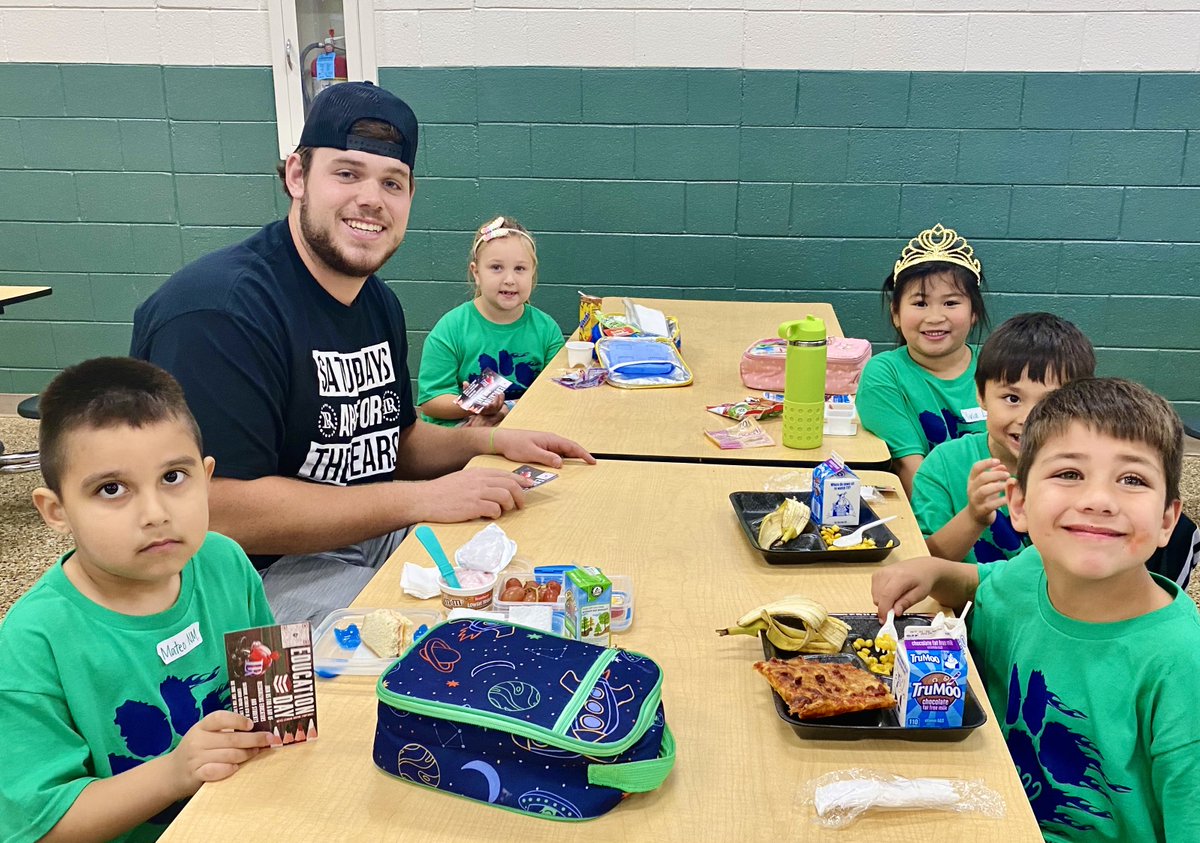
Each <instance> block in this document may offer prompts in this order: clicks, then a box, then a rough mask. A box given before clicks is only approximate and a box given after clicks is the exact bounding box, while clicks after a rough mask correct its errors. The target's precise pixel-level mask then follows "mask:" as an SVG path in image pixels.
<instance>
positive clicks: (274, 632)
mask: <svg viewBox="0 0 1200 843" xmlns="http://www.w3.org/2000/svg"><path fill="white" fill-rule="evenodd" d="M225 658H226V667H227V669H228V671H229V689H230V704H231V707H232V708H233V710H234V711H235V712H236V713H238V714H241V715H242V716H244V717H249V718H250V719H251V720H253V721H254V729H253V731H255V732H266V733H267V736H268V737H269V738H270V741H271V746H282V745H283V744H289V743H296V742H299V741H308V740H314V739H316V737H317V696H316V674H314V673H313V654H312V628H311V626H310V625H309V623H308V622H307V621H305V622H304V623H287V624H275V625H274V626H258V627H254V628H253V629H243V630H239V631H237V632H227V633H225Z"/></svg>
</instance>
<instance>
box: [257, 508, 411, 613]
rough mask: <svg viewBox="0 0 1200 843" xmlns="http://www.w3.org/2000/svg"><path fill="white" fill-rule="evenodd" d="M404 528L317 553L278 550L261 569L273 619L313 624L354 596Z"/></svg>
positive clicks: (392, 547)
mask: <svg viewBox="0 0 1200 843" xmlns="http://www.w3.org/2000/svg"><path fill="white" fill-rule="evenodd" d="M407 534H408V528H407V527H404V528H403V529H400V530H395V531H394V532H391V533H385V534H383V535H382V536H379V537H377V538H373V539H367V540H366V541H363V542H359V543H358V544H352V545H349V546H347V547H340V548H337V549H336V550H327V551H323V552H321V553H300V554H294V555H291V556H281V557H279V558H278V559H276V560H275V561H274V562H273V563H272V564H271V566H270V567H269V568H267V569H266V570H265V571H263V572H262V578H263V589H264V590H265V591H266V592H267V602H268V603H270V604H271V611H273V612H274V613H275V620H276V622H277V623H294V622H297V621H309V622H311V623H312V625H313V627H314V628H316V626H317V624H319V623H320V622H321V621H323V620H324V619H325V616H326V615H328V614H329V613H330V612H332V611H333V610H334V609H343V608H345V607H346V606H349V605H350V603H351V602H352V601H353V600H354V598H355V597H357V596H358V593H359V592H360V591H362V590H363V587H364V586H365V585H366V584H367V583H368V582H370V580H371V577H373V576H374V575H375V572H376V571H378V570H379V568H380V567H381V566H382V565H383V563H384V562H386V561H387V559H388V557H389V556H391V555H392V552H393V551H394V550H395V549H396V548H397V547H398V546H399V545H400V542H401V541H402V540H403V539H404V537H405V535H407Z"/></svg>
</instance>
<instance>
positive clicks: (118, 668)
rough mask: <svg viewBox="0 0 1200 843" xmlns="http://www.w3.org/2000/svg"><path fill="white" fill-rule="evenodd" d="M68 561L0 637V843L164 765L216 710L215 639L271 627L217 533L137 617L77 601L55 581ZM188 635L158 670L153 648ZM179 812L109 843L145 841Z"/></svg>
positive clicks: (244, 563)
mask: <svg viewBox="0 0 1200 843" xmlns="http://www.w3.org/2000/svg"><path fill="white" fill-rule="evenodd" d="M73 552H74V551H72V553H73ZM70 555H71V554H70V553H68V554H66V555H64V556H63V557H62V558H61V559H59V560H58V562H57V563H56V564H55V565H54V566H53V567H52V568H51V569H50V570H49V571H47V572H46V573H45V574H44V575H43V576H42V577H41V579H39V580H38V581H37V582H36V583H35V584H34V585H33V587H32V588H31V589H30V590H29V591H28V592H27V593H26V594H25V595H24V596H23V597H22V598H21V599H20V600H18V601H17V602H16V603H15V604H14V605H13V607H12V609H10V610H9V612H8V615H7V617H5V619H4V623H3V624H2V625H0V665H3V670H2V671H0V735H3V736H4V767H5V772H4V774H3V775H2V776H0V841H3V842H4V843H10V841H11V842H12V843H15V841H18V840H19V841H26V840H37V839H39V838H41V837H42V836H44V835H45V834H46V833H47V832H48V831H49V830H50V829H51V828H52V827H53V826H54V825H55V823H57V822H58V821H59V820H60V819H62V817H63V815H64V814H66V812H67V810H68V809H69V808H70V807H71V805H72V804H74V802H75V799H76V797H78V796H79V793H80V791H82V790H83V789H84V787H86V786H87V785H88V784H90V783H91V782H93V781H95V780H96V779H101V778H107V777H109V776H113V775H116V774H118V773H122V772H124V771H126V770H129V769H131V768H133V767H136V766H138V765H139V764H141V763H143V762H144V761H148V760H150V759H151V758H156V757H158V756H160V755H163V754H165V753H167V752H168V751H170V750H171V749H173V748H174V747H175V746H176V745H177V744H178V743H179V740H180V738H181V737H182V736H183V735H184V733H186V732H187V730H188V729H190V728H191V727H192V726H194V725H195V724H196V723H197V722H199V720H200V719H201V718H202V717H203V716H204V715H205V714H208V713H209V712H212V711H217V710H219V709H223V708H227V707H228V702H229V678H228V675H227V673H226V668H225V645H224V641H223V636H224V634H225V633H226V632H233V631H234V630H238V629H246V628H248V627H253V626H263V625H265V624H271V623H274V620H273V619H272V615H271V609H270V607H269V606H268V605H267V598H266V596H265V595H264V594H263V588H262V580H261V579H260V578H259V576H258V574H257V573H255V571H254V568H253V566H251V564H250V560H249V559H247V558H246V554H245V553H243V552H242V549H241V548H240V547H238V545H237V544H235V543H234V542H233V541H232V540H230V539H228V538H226V537H224V536H222V535H219V534H217V533H209V534H208V537H207V538H206V539H205V541H204V544H203V545H202V546H201V547H200V550H199V551H198V552H197V553H196V555H195V556H193V557H192V559H191V561H189V562H188V564H187V565H186V566H185V567H184V569H183V572H182V574H181V581H180V590H179V598H178V599H177V600H176V601H175V605H174V606H172V607H171V608H170V609H167V610H166V611H165V612H160V613H159V614H156V615H147V616H144V617H134V616H130V615H122V614H119V613H117V612H113V611H110V610H109V609H105V608H103V607H102V606H99V605H97V604H96V603H93V602H92V601H91V600H89V599H88V598H86V597H84V596H83V595H82V594H80V593H79V591H78V590H77V589H76V588H75V586H73V585H72V584H71V582H70V580H68V579H67V575H66V573H65V572H64V571H63V566H62V563H63V561H64V560H66V559H67V558H68V557H69V556H70ZM191 629H195V631H196V632H198V634H199V637H200V639H201V640H200V643H198V644H195V645H194V646H193V647H192V649H190V650H188V651H187V652H185V653H184V654H183V655H182V656H178V657H176V658H175V659H174V660H173V661H171V662H170V664H164V663H163V659H162V657H161V656H160V655H159V650H158V645H159V644H161V643H164V642H167V641H168V640H169V639H172V638H175V637H176V636H179V635H180V634H181V633H184V632H185V631H187V630H191ZM182 804H183V803H178V804H176V805H174V806H171V807H169V808H167V809H166V810H165V811H163V812H162V813H160V814H159V815H158V816H156V817H154V818H153V819H152V820H151V821H149V822H146V823H143V824H142V825H140V826H138V827H137V828H135V829H133V831H131V832H129V833H128V834H125V835H122V836H121V837H119V838H117V839H118V840H121V841H142V840H155V839H157V838H158V836H159V835H160V834H162V832H163V830H164V829H165V828H166V826H167V823H169V822H170V821H171V819H172V818H173V817H174V816H175V814H176V813H178V811H179V808H180V807H182Z"/></svg>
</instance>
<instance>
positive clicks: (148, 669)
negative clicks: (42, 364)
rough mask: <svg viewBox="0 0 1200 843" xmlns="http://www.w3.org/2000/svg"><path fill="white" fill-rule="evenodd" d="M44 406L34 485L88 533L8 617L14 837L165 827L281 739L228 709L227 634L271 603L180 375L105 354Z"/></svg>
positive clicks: (4, 710)
mask: <svg viewBox="0 0 1200 843" xmlns="http://www.w3.org/2000/svg"><path fill="white" fill-rule="evenodd" d="M40 407H41V413H42V422H41V427H40V429H39V439H40V451H41V464H42V473H43V475H44V477H45V480H46V487H45V488H39V489H37V490H36V491H35V492H34V493H33V498H34V503H35V505H36V506H37V508H38V511H39V512H40V513H41V515H42V518H43V519H44V520H45V522H46V524H47V525H49V526H50V527H51V529H53V530H56V531H58V532H60V533H64V534H70V535H71V536H72V537H73V538H74V540H75V549H74V550H72V551H70V552H69V553H67V554H65V555H64V556H63V557H62V558H61V559H59V561H58V563H57V564H56V565H54V566H53V567H52V568H51V569H50V570H49V571H47V572H46V574H45V575H43V576H42V578H41V579H40V580H38V582H37V583H35V584H34V586H33V587H32V588H31V589H30V590H29V591H28V592H27V593H26V594H25V595H24V596H23V597H22V598H21V599H20V600H18V601H17V602H16V603H15V604H14V605H13V607H12V609H11V610H10V611H9V613H8V615H7V617H6V618H5V619H4V623H3V625H2V626H0V665H3V670H0V734H2V735H4V736H5V738H4V743H5V748H4V754H5V771H4V773H3V774H2V776H0V840H5V841H9V840H38V839H41V840H47V841H50V840H70V841H87V840H111V839H119V840H153V839H155V838H157V837H158V836H159V835H160V834H161V833H162V831H163V829H164V828H165V827H166V824H167V823H168V822H170V820H171V818H172V817H173V816H174V814H175V813H176V812H177V811H178V807H179V805H178V804H176V803H180V801H181V800H185V799H187V798H188V797H190V796H191V795H192V794H194V793H195V792H196V790H197V789H199V787H200V785H201V784H202V783H203V782H205V781H216V780H218V779H223V778H226V777H228V776H230V775H232V774H233V773H234V772H235V771H236V770H237V768H238V766H239V765H240V764H241V763H243V762H244V761H246V760H248V759H249V758H252V757H253V756H254V755H255V754H256V753H257V752H258V750H259V749H261V748H262V747H264V746H266V745H267V735H266V733H265V732H250V731H247V730H248V729H249V728H250V727H251V726H252V725H253V724H252V723H251V722H250V721H249V720H247V719H246V718H245V717H242V716H240V715H236V714H234V713H232V712H230V711H225V710H224V708H225V706H226V704H227V702H228V699H229V679H228V676H227V675H226V670H225V653H224V647H223V644H222V642H223V636H224V634H225V633H226V632H231V631H234V630H238V629H245V628H248V627H253V626H262V625H264V624H270V623H272V622H273V621H272V617H271V610H270V609H269V608H268V606H267V601H266V597H265V596H264V594H263V589H262V583H261V581H260V580H259V578H258V576H257V575H256V574H255V571H254V568H253V567H252V566H251V565H250V561H249V560H248V559H247V558H246V555H245V554H244V553H243V552H242V551H241V549H240V548H239V547H238V546H237V545H236V544H234V543H233V542H232V541H230V540H229V539H227V538H225V537H224V536H219V535H217V534H215V533H209V532H208V481H209V477H210V475H211V474H212V470H213V460H212V458H211V457H202V456H201V453H202V452H201V447H200V434H199V430H198V429H197V427H196V423H195V421H194V420H193V419H192V416H191V414H190V413H189V412H188V408H187V404H186V402H185V401H184V398H183V392H182V390H181V389H180V388H179V385H178V384H177V383H175V381H174V380H173V379H172V378H171V376H170V375H168V374H167V373H166V372H163V371H162V370H161V369H158V368H157V367H155V366H151V365H150V364H148V363H143V362H140V361H136V360H130V359H126V358H101V359H97V360H91V361H88V362H86V363H81V364H79V365H78V366H74V367H71V368H69V369H66V370H65V371H63V373H62V374H60V375H59V376H58V377H56V378H55V379H54V380H53V381H52V382H51V384H50V386H49V387H48V388H47V389H46V391H45V392H43V393H42V398H41V404H40Z"/></svg>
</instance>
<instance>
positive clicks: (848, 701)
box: [754, 658, 896, 720]
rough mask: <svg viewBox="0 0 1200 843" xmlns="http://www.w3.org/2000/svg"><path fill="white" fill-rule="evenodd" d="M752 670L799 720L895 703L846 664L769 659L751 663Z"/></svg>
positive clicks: (874, 680)
mask: <svg viewBox="0 0 1200 843" xmlns="http://www.w3.org/2000/svg"><path fill="white" fill-rule="evenodd" d="M754 669H755V670H757V671H758V672H759V673H761V674H762V675H763V676H765V677H766V679H767V681H768V682H770V683H771V687H772V688H774V689H775V691H776V693H778V694H779V696H780V697H782V698H783V701H784V702H785V703H787V707H788V711H790V712H791V713H792V714H794V715H796V716H797V717H798V718H800V719H801V720H809V719H812V718H816V717H833V716H835V715H838V714H850V713H852V712H855V711H871V710H873V709H877V708H895V706H896V698H895V697H893V696H892V692H891V691H889V690H888V689H887V686H886V685H884V684H883V683H882V682H881V681H879V679H878V678H876V677H875V676H872V675H871V674H870V673H867V672H866V671H864V670H859V669H858V668H857V667H855V666H853V665H850V664H845V663H828V662H816V661H808V660H806V659H803V658H794V659H786V660H785V659H769V660H768V661H765V662H755V663H754Z"/></svg>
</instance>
